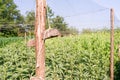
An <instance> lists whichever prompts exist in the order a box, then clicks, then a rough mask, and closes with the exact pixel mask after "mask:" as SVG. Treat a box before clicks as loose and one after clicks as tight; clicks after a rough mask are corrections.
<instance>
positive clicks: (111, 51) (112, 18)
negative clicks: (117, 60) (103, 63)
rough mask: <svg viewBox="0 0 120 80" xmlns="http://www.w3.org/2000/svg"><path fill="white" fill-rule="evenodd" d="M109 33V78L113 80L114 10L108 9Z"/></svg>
mask: <svg viewBox="0 0 120 80" xmlns="http://www.w3.org/2000/svg"><path fill="white" fill-rule="evenodd" d="M110 18H111V33H110V44H111V47H110V80H114V10H113V9H110Z"/></svg>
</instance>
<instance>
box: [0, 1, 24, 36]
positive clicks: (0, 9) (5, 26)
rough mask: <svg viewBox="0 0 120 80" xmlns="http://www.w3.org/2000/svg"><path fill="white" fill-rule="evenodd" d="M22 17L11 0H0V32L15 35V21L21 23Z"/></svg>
mask: <svg viewBox="0 0 120 80" xmlns="http://www.w3.org/2000/svg"><path fill="white" fill-rule="evenodd" d="M23 21H24V18H23V16H22V15H21V14H20V11H19V10H17V6H16V4H15V3H14V1H13V0H0V34H2V35H3V36H7V37H8V36H17V32H18V31H17V30H18V29H17V26H18V25H16V24H17V23H23Z"/></svg>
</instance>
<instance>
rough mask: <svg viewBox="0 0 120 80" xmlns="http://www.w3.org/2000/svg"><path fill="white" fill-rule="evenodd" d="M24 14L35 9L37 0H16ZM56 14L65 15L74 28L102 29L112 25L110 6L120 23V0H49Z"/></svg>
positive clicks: (116, 20)
mask: <svg viewBox="0 0 120 80" xmlns="http://www.w3.org/2000/svg"><path fill="white" fill-rule="evenodd" d="M14 1H15V3H16V4H17V6H18V9H19V10H20V11H21V13H22V14H23V15H26V11H31V10H35V0H14ZM47 4H48V5H49V6H50V8H51V9H52V10H53V12H54V13H55V15H59V16H62V17H64V19H65V22H66V23H68V25H69V26H71V27H73V28H77V29H78V30H80V31H81V30H82V29H86V28H89V29H101V28H104V27H106V28H109V27H110V8H113V9H114V11H115V16H116V17H115V22H116V23H115V24H116V25H120V24H119V23H120V22H119V19H120V9H119V8H120V0H47Z"/></svg>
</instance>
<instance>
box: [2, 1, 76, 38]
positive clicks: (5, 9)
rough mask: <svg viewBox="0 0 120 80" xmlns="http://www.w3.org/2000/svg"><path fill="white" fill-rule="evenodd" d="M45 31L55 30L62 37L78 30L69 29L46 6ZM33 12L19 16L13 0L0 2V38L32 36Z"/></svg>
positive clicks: (61, 19) (33, 25)
mask: <svg viewBox="0 0 120 80" xmlns="http://www.w3.org/2000/svg"><path fill="white" fill-rule="evenodd" d="M46 12H47V13H46V29H47V28H49V27H51V28H56V29H58V30H59V31H60V32H61V33H62V34H63V35H69V34H78V30H77V29H75V28H74V27H69V26H68V24H67V23H66V22H65V20H64V18H63V17H62V16H59V15H57V16H55V15H54V12H53V11H52V9H51V8H50V7H49V6H47V10H46ZM34 27H35V12H34V11H27V12H26V16H24V15H21V13H20V10H18V9H17V5H16V4H15V3H14V0H0V36H3V37H10V36H24V33H25V32H26V33H27V34H29V33H31V34H32V35H34Z"/></svg>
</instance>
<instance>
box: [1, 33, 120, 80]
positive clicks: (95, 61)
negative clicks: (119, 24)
mask: <svg viewBox="0 0 120 80" xmlns="http://www.w3.org/2000/svg"><path fill="white" fill-rule="evenodd" d="M15 39H16V38H15ZM6 40H7V41H8V42H7V43H9V44H7V43H6ZM9 41H10V40H9V38H7V39H3V40H2V39H0V45H1V44H5V45H4V46H2V45H1V46H0V80H29V78H30V77H31V76H33V75H34V73H35V72H34V71H35V51H34V48H29V47H26V44H25V41H24V38H18V40H17V39H16V40H15V41H14V40H13V41H14V42H12V41H10V42H9ZM45 44H46V80H109V78H110V77H109V65H110V61H109V58H110V35H109V33H105V32H103V33H91V34H82V35H79V36H70V37H61V38H53V39H49V40H47V41H46V42H45ZM119 44H120V33H115V46H114V47H115V50H114V52H115V53H114V54H115V56H114V58H115V59H114V65H115V66H114V71H115V80H119V79H120V76H119V75H120V62H119V61H120V60H119V57H118V45H119Z"/></svg>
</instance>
